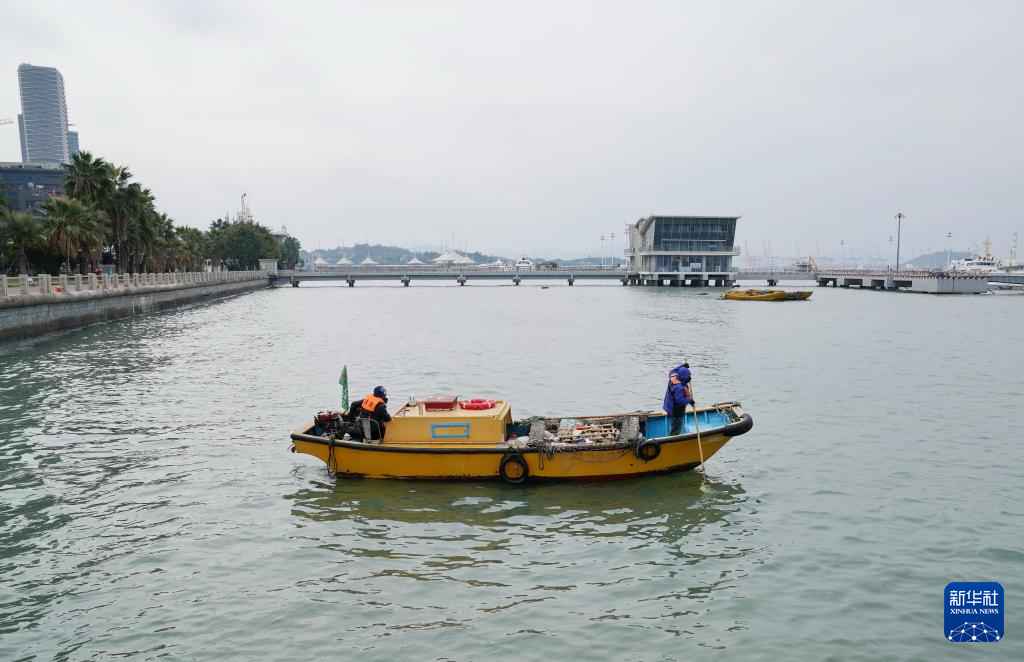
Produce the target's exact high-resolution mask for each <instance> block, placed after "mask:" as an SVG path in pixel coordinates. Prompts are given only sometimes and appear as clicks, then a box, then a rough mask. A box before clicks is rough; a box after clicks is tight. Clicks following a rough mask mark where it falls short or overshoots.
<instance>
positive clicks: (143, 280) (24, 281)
mask: <svg viewBox="0 0 1024 662" xmlns="http://www.w3.org/2000/svg"><path fill="white" fill-rule="evenodd" d="M266 278H267V272H266V271H172V272H167V273H145V274H100V275H97V274H86V275H82V274H71V275H68V274H61V275H60V276H51V275H49V274H40V275H38V276H0V298H3V297H17V296H28V295H33V294H34V295H41V294H52V295H74V294H77V293H79V292H116V291H121V292H126V291H130V290H137V289H142V288H175V287H188V286H193V285H206V284H211V285H212V284H216V283H236V282H243V281H249V280H260V279H266Z"/></svg>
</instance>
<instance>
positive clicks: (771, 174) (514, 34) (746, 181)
mask: <svg viewBox="0 0 1024 662" xmlns="http://www.w3.org/2000/svg"><path fill="white" fill-rule="evenodd" d="M1022 8H1024V2H1020V1H1019V0H1017V1H1012V0H1011V1H1008V2H997V1H985V2H978V3H968V2H936V1H930V2H874V3H864V2H850V3H840V2H786V1H783V0H774V1H772V2H748V3H739V2H678V1H677V2H659V3H642V2H628V3H627V2H619V3H593V2H584V3H572V2H566V1H560V2H537V3H530V2H515V3H512V2H503V3H497V2H472V3H466V4H460V3H452V2H446V3H437V4H436V5H435V6H434V7H427V3H421V2H416V3H384V2H365V3H344V2H331V3H325V4H323V5H314V4H312V3H309V2H305V1H302V2H280V1H277V2H268V3H261V4H260V3H252V2H246V3H237V4H235V3H219V2H210V1H209V0H207V1H205V2H198V1H195V2H193V1H191V0H184V1H180V2H171V1H162V2H140V3H119V4H117V5H107V4H105V3H101V2H96V1H90V2H88V3H52V4H51V3H46V2H40V1H33V2H10V3H6V5H5V9H4V10H3V16H2V19H0V118H2V117H10V118H14V117H16V114H17V113H18V112H19V99H18V85H17V71H16V70H17V66H18V64H19V63H21V62H30V63H32V64H37V65H47V66H55V67H57V68H58V69H60V71H61V72H62V73H63V75H64V81H65V85H66V90H67V100H68V110H69V115H70V117H71V120H72V121H73V122H75V123H76V124H77V127H78V130H79V131H80V133H81V143H82V148H83V149H86V150H89V151H91V152H93V153H94V154H98V155H101V156H103V157H105V158H108V159H110V160H113V161H115V162H117V163H121V164H126V165H128V166H130V168H131V169H132V171H133V172H135V173H136V175H137V176H138V177H139V179H140V180H141V181H142V182H143V183H144V184H146V185H147V186H149V187H150V188H151V189H152V190H153V191H154V192H155V194H156V195H157V198H158V203H159V205H160V207H161V208H163V209H164V210H165V211H167V212H168V213H169V214H170V215H171V216H172V217H173V218H175V219H176V221H177V222H178V223H179V224H185V225H193V226H199V227H204V228H205V227H206V226H207V225H208V223H209V221H210V220H211V219H213V218H215V217H217V216H220V215H223V214H224V213H225V212H226V211H229V210H230V211H231V212H232V213H234V212H235V210H236V209H237V208H238V200H239V196H240V195H241V193H242V192H248V194H249V200H250V203H251V206H252V208H253V211H254V213H255V214H256V216H257V217H258V219H259V220H260V221H261V222H263V223H265V224H267V225H270V226H274V227H277V226H280V225H282V224H284V225H287V227H288V229H289V230H290V231H291V232H292V234H295V235H296V236H298V237H299V239H300V240H301V241H302V243H303V246H304V247H305V248H317V247H318V246H319V247H323V248H327V247H333V246H334V245H337V244H339V243H341V242H345V243H347V244H351V243H356V242H363V241H371V242H381V243H392V244H399V245H405V246H410V247H439V246H440V245H441V243H442V242H446V243H447V244H449V245H451V243H452V238H453V237H454V243H455V246H456V247H457V248H470V249H479V250H484V251H488V252H492V253H498V254H502V255H515V254H518V253H529V254H533V255H540V254H545V255H554V256H563V257H567V256H578V255H584V254H595V253H597V252H598V249H599V248H600V247H601V245H602V244H601V241H600V236H601V235H602V234H610V233H612V232H614V233H615V234H616V237H617V239H616V244H617V245H616V246H615V249H616V251H615V252H617V253H619V254H621V249H622V243H621V236H622V230H623V228H624V226H625V224H626V223H629V222H632V221H635V220H636V219H637V218H639V217H641V216H646V215H648V214H652V213H658V214H723V215H725V214H738V215H742V216H743V218H742V219H741V220H740V225H739V230H738V236H737V243H738V244H739V245H740V246H741V247H744V246H746V248H747V250H748V251H749V253H751V254H754V255H761V254H762V253H763V252H764V251H765V249H766V242H770V250H771V252H772V253H774V254H776V255H794V254H797V252H798V251H799V253H802V254H830V253H831V254H838V253H839V252H840V250H841V249H840V241H843V242H845V248H844V249H842V250H845V251H847V252H861V253H877V254H883V255H884V254H886V253H887V252H888V251H889V236H890V235H895V233H896V223H895V221H894V220H893V217H894V215H895V214H896V212H897V211H903V213H904V214H906V221H905V222H904V232H903V237H904V244H903V245H904V251H906V252H907V253H909V254H915V253H917V252H922V251H925V250H928V249H933V250H943V249H945V247H946V239H945V234H946V233H947V232H952V233H953V235H954V238H953V241H952V246H953V247H954V248H969V247H972V246H976V245H978V244H980V242H981V241H983V240H984V239H985V237H986V236H990V237H991V239H992V241H993V244H994V248H995V249H996V251H995V252H997V253H999V254H1001V255H1005V254H1007V253H1008V251H1009V245H1010V236H1011V234H1012V233H1013V232H1021V233H1022V234H1024V214H1022V211H1021V210H1022V201H1021V196H1022V190H1024V186H1022V173H1024V120H1022V118H1024V104H1022V100H1024V99H1022V97H1024V93H1022V82H1021V81H1022V75H1024V74H1022V70H1024V66H1022V65H1024V41H1022V39H1021V34H1022V31H1024V9H1022ZM19 158H20V153H19V149H18V141H17V129H16V126H13V125H7V126H0V160H6V161H17V160H18V159H19ZM610 250H611V246H610V244H609V243H607V242H606V244H605V251H606V252H610Z"/></svg>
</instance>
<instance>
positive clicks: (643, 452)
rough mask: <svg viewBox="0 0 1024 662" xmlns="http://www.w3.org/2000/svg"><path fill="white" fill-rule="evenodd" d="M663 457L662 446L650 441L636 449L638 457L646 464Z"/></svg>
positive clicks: (645, 441)
mask: <svg viewBox="0 0 1024 662" xmlns="http://www.w3.org/2000/svg"><path fill="white" fill-rule="evenodd" d="M659 455H661V444H659V443H658V442H656V441H652V440H650V439H646V440H644V441H642V442H640V445H639V446H637V447H636V456H637V457H638V458H640V459H641V460H643V461H644V462H650V461H651V460H654V459H657V457H658V456H659Z"/></svg>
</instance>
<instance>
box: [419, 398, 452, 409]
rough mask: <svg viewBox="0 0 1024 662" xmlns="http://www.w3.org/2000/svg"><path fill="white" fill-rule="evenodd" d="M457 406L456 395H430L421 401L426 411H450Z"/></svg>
mask: <svg viewBox="0 0 1024 662" xmlns="http://www.w3.org/2000/svg"><path fill="white" fill-rule="evenodd" d="M457 404H459V396H457V395H432V396H430V397H429V398H424V399H423V408H424V409H426V410H427V411H451V410H453V409H455V406H456V405H457Z"/></svg>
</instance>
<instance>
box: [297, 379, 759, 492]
mask: <svg viewBox="0 0 1024 662" xmlns="http://www.w3.org/2000/svg"><path fill="white" fill-rule="evenodd" d="M439 402H440V403H441V404H439ZM696 415H697V418H696V420H695V418H694V413H693V412H687V415H686V417H685V419H684V421H683V426H682V429H681V430H679V431H678V432H677V434H670V430H669V419H668V417H667V416H666V415H665V413H664V412H661V411H637V412H631V413H627V414H616V415H607V416H580V417H572V418H540V417H537V418H532V419H526V420H522V421H514V420H513V419H512V408H511V407H510V406H509V404H508V403H507V402H505V401H503V400H497V401H480V400H471V401H459V400H458V399H457V398H454V397H453V398H451V399H440V400H438V399H428V400H420V401H414V402H410V403H408V404H405V405H403V406H402V407H401V408H400V409H399V410H398V411H397V412H396V413H395V414H394V415H393V416H392V420H391V422H390V423H388V424H387V426H386V430H385V434H384V439H383V440H380V441H362V440H357V439H353V438H351V435H350V434H348V432H351V431H353V426H354V424H352V423H345V422H344V421H343V420H342V419H341V417H340V414H338V413H336V412H327V413H326V415H325V413H321V414H318V415H317V417H316V418H315V419H314V421H313V423H312V424H307V425H305V426H303V427H302V429H301V430H299V431H297V432H293V433H292V435H291V438H292V451H293V452H296V453H304V454H306V455H312V456H313V457H317V458H319V459H320V460H322V461H323V462H325V463H326V464H327V468H328V470H329V471H330V472H332V473H336V474H338V475H341V476H353V477H355V476H358V477H366V478H417V479H469V480H488V479H495V480H497V479H500V480H504V481H505V482H507V483H513V484H518V483H523V482H526V481H528V480H545V479H561V480H573V479H576V480H580V479H583V480H587V479H602V478H628V477H633V476H641V475H645V474H655V473H663V472H669V471H687V470H689V469H693V468H694V467H696V466H698V465H699V464H700V463H701V452H702V451H703V459H704V460H708V459H709V458H711V457H712V456H713V455H714V454H715V453H717V452H718V450H719V449H720V448H722V446H724V445H725V444H726V443H727V442H728V441H729V440H730V439H731V438H733V437H735V436H738V435H741V434H744V433H745V432H748V431H749V430H750V429H751V428H752V427H753V425H754V421H753V418H752V417H751V416H750V414H747V413H744V411H743V408H742V407H741V406H740V404H739V403H737V402H723V403H719V404H715V405H711V406H709V407H704V408H702V409H700V410H699V411H697V412H696ZM696 424H699V426H700V444H699V447H698V443H697V428H696ZM346 430H347V431H348V432H346ZM357 436H358V434H357Z"/></svg>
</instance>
